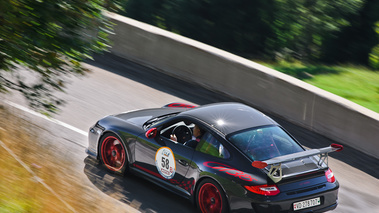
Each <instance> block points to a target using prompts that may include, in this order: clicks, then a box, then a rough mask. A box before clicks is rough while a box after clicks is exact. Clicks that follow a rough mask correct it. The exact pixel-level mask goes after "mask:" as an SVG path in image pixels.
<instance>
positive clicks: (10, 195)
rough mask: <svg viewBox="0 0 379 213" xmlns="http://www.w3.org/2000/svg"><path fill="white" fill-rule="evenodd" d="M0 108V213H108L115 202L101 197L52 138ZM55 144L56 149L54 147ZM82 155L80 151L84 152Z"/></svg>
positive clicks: (74, 160)
mask: <svg viewBox="0 0 379 213" xmlns="http://www.w3.org/2000/svg"><path fill="white" fill-rule="evenodd" d="M12 113H14V112H13V111H11V110H8V109H6V108H4V107H2V106H1V105H0V140H1V143H0V156H1V157H0V212H1V213H8V212H9V213H13V212H17V213H34V212H36V213H37V212H38V213H54V212H59V213H61V212H63V213H65V212H111V211H112V209H114V208H115V206H114V205H112V204H113V203H112V202H113V201H112V200H113V199H112V198H110V197H109V196H107V195H105V194H104V193H101V192H100V193H99V192H98V189H96V188H95V187H94V186H93V185H92V184H91V183H90V182H89V180H88V179H87V177H86V176H85V175H84V174H83V169H80V168H79V170H78V165H79V167H81V165H80V164H81V163H83V159H76V158H74V159H73V155H71V153H70V152H69V150H66V149H64V147H57V146H60V143H53V142H52V141H57V140H59V139H58V138H56V137H54V136H51V135H50V136H49V137H46V135H44V134H49V133H44V132H43V131H45V130H43V129H41V127H39V126H36V125H35V124H32V123H30V122H29V121H28V120H24V119H23V118H22V115H19V114H17V116H16V115H15V114H12ZM56 144H58V145H56ZM83 151H84V150H83Z"/></svg>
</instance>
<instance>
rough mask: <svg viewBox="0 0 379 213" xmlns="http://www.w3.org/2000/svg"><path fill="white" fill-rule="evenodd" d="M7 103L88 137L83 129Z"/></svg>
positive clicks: (8, 102) (11, 103)
mask: <svg viewBox="0 0 379 213" xmlns="http://www.w3.org/2000/svg"><path fill="white" fill-rule="evenodd" d="M5 103H7V104H8V105H11V106H13V107H15V108H17V109H19V110H22V111H24V112H27V113H29V114H32V115H34V116H37V117H39V118H43V119H45V120H48V121H51V122H53V123H56V124H58V125H60V126H63V127H66V128H68V129H71V130H72V131H74V132H77V133H79V134H82V135H84V136H88V132H85V131H83V130H81V129H78V128H76V127H74V126H71V125H70V124H66V123H64V122H62V121H59V120H57V119H54V118H49V117H47V116H45V115H42V114H40V113H38V112H35V111H33V110H30V109H28V108H26V107H24V106H21V105H19V104H16V103H13V102H10V101H5Z"/></svg>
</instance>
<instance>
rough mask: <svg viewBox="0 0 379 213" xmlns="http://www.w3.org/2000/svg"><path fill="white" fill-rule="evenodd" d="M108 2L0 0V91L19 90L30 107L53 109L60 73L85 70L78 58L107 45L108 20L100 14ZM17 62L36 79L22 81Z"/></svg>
mask: <svg viewBox="0 0 379 213" xmlns="http://www.w3.org/2000/svg"><path fill="white" fill-rule="evenodd" d="M115 6H116V5H115V4H114V3H113V2H112V1H109V0H88V1H81V0H3V1H0V26H1V27H0V90H1V91H2V92H5V91H9V90H17V91H19V92H21V93H22V94H23V95H24V96H25V97H26V98H27V99H28V100H29V103H30V105H31V106H32V107H34V108H38V109H42V110H45V111H48V112H54V111H55V110H56V106H57V105H59V104H61V103H62V100H59V99H58V98H57V97H55V96H54V95H53V94H52V92H53V91H55V90H59V91H63V89H64V85H65V80H64V77H66V76H67V75H70V74H79V75H81V74H84V72H85V69H84V68H83V67H82V66H81V64H80V61H82V60H84V59H87V58H91V56H90V55H91V54H92V53H94V52H99V51H102V50H105V49H106V48H107V47H108V40H107V33H108V32H109V31H110V30H111V24H110V23H109V22H108V21H107V20H106V19H105V17H104V16H103V15H102V12H101V10H102V9H104V7H107V8H110V9H112V8H116V7H115ZM20 65H21V66H25V67H27V69H28V70H29V71H31V72H32V73H33V76H37V80H33V81H32V80H30V82H28V83H26V80H25V79H23V76H22V75H23V74H22V73H21V72H19V68H20Z"/></svg>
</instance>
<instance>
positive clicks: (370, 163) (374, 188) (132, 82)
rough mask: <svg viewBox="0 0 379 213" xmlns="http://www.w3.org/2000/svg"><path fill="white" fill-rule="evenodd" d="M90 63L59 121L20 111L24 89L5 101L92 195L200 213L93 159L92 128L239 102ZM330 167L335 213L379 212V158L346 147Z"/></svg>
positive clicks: (146, 72)
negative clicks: (41, 132) (169, 110)
mask: <svg viewBox="0 0 379 213" xmlns="http://www.w3.org/2000/svg"><path fill="white" fill-rule="evenodd" d="M86 66H88V68H90V70H91V71H92V72H90V73H88V74H87V75H86V76H83V77H80V78H71V79H70V81H71V83H70V85H69V86H68V87H67V90H66V93H57V96H59V97H61V98H63V99H64V100H66V102H67V104H66V105H64V106H62V108H61V109H62V111H61V113H60V114H58V115H55V116H54V118H55V119H56V120H55V122H52V121H51V120H46V119H43V118H41V117H38V116H36V115H34V114H31V112H29V111H27V110H26V109H21V108H22V107H20V106H27V105H26V103H25V101H24V100H23V99H22V97H20V96H19V95H18V94H13V95H1V96H0V97H1V99H0V100H2V102H3V103H7V104H6V105H9V106H10V107H12V108H15V109H14V110H15V111H20V114H21V115H22V116H25V119H29V120H30V122H33V123H35V125H37V126H41V127H43V128H44V129H45V130H46V131H48V132H50V133H52V134H53V135H54V137H57V140H52V141H51V143H59V146H61V147H62V149H64V150H67V151H66V152H65V153H64V155H66V156H70V159H71V161H72V162H73V165H74V166H73V167H74V168H75V171H76V172H75V174H76V175H79V176H81V177H82V178H83V179H84V180H85V181H87V183H86V184H88V185H90V186H91V187H93V188H95V189H97V190H94V192H93V193H95V192H96V193H98V196H106V197H108V198H109V199H110V200H112V204H111V205H115V206H116V205H117V206H118V207H117V209H118V211H120V209H121V211H124V212H130V211H133V209H134V210H136V211H137V212H138V211H140V212H169V211H170V212H182V213H185V212H194V211H195V209H194V208H193V207H192V206H191V204H190V203H189V202H188V201H186V200H185V199H182V198H180V197H178V196H176V195H175V194H171V193H170V192H168V191H165V190H164V189H162V188H160V187H158V186H156V185H154V184H151V183H149V182H147V181H145V180H141V179H139V178H138V177H135V176H133V175H127V176H126V177H120V176H115V175H112V174H108V173H106V172H105V170H104V169H103V168H102V167H101V166H99V165H98V164H97V163H96V162H95V161H93V160H91V159H90V158H87V157H86V155H85V153H84V150H85V147H86V146H87V139H86V136H85V132H87V130H88V128H89V127H90V126H91V125H92V124H94V123H95V122H96V121H97V120H98V119H100V118H102V117H104V116H106V115H109V114H114V113H120V112H124V111H129V110H135V109H142V108H152V107H161V106H163V105H165V104H167V103H170V102H186V103H192V104H197V105H202V104H207V103H213V102H220V101H235V100H234V99H233V98H232V97H225V96H223V95H220V94H217V93H214V92H212V91H209V90H206V89H203V88H201V87H199V86H197V85H193V84H189V83H187V82H184V81H181V80H180V79H175V78H173V77H170V76H167V75H164V74H161V73H159V72H156V71H153V70H151V69H149V68H146V67H143V66H140V65H138V64H134V63H132V62H130V61H127V60H125V59H121V58H118V57H115V56H111V55H105V56H98V57H96V61H91V62H89V63H88V64H87V65H86ZM27 75H29V74H28V73H27V72H26V73H25V76H27ZM0 102H1V101H0ZM12 103H14V104H12ZM11 105H13V106H11ZM25 110H26V111H25ZM260 110H262V111H264V109H260ZM273 117H274V116H273ZM274 119H275V120H277V121H278V122H279V123H280V124H281V125H283V126H284V127H285V128H286V129H287V130H288V131H289V132H290V133H292V134H293V135H294V136H295V137H296V138H297V139H298V140H299V141H300V142H301V143H302V144H304V145H305V146H307V147H310V148H317V147H322V146H328V145H330V144H331V143H333V142H334V141H331V140H329V139H327V138H325V137H323V136H321V135H318V134H315V133H312V132H310V131H308V130H306V129H304V128H301V127H298V126H296V125H293V124H291V123H289V122H286V121H284V120H282V119H280V118H279V117H274ZM57 154H62V153H61V152H60V153H57ZM329 165H330V167H331V168H332V170H333V172H334V174H335V176H336V178H337V180H338V181H339V182H340V184H341V188H340V193H339V206H338V207H337V209H336V210H334V211H333V212H336V213H337V212H340V213H346V212H369V213H375V212H379V202H378V201H379V194H378V192H379V181H378V179H379V161H378V160H377V159H375V158H372V157H369V156H367V155H365V154H364V153H362V152H359V151H357V150H355V149H352V148H350V147H348V146H345V149H344V150H343V151H342V152H340V153H332V154H331V156H330V158H329ZM96 196H97V195H96ZM77 211H78V212H87V211H88V210H77Z"/></svg>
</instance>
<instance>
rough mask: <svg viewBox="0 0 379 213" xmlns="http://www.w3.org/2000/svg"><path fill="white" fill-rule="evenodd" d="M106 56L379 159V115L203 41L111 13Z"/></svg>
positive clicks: (109, 14)
mask: <svg viewBox="0 0 379 213" xmlns="http://www.w3.org/2000/svg"><path fill="white" fill-rule="evenodd" d="M108 16H109V17H110V18H111V19H112V21H113V22H114V23H115V24H116V26H115V35H112V36H110V39H111V40H112V41H113V43H114V45H113V47H112V49H111V52H112V53H113V54H115V55H117V56H120V57H124V58H127V59H129V60H133V61H136V62H138V63H140V64H143V65H146V66H150V67H152V68H154V69H156V70H157V71H160V72H165V73H166V74H169V75H173V76H176V77H179V78H181V79H184V80H187V81H191V82H195V83H197V84H199V85H201V86H203V87H206V88H208V89H211V90H213V91H218V92H221V93H224V94H227V95H229V96H232V97H235V98H236V99H239V100H243V102H245V103H248V104H251V105H252V106H255V107H257V108H258V109H261V110H264V111H266V112H269V113H272V114H275V115H277V116H280V117H282V118H284V119H286V120H289V121H291V122H293V123H295V124H298V125H300V126H303V127H306V128H308V129H311V130H312V131H315V132H318V133H320V134H322V135H324V136H325V137H328V138H331V139H334V140H336V141H339V142H341V143H343V144H346V145H349V146H351V147H354V148H356V149H358V150H361V151H363V152H365V153H367V154H369V155H371V156H373V157H376V158H378V159H379V114H378V113H375V112H373V111H370V110H368V109H366V108H364V107H362V106H359V105H357V104H355V103H353V102H350V101H348V100H346V99H343V98H341V97H339V96H336V95H333V94H331V93H329V92H326V91H324V90H321V89H319V88H317V87H314V86H312V85H309V84H307V83H304V82H303V81H300V80H298V79H296V78H293V77H290V76H287V75H285V74H283V73H280V72H278V71H275V70H273V69H270V68H267V67H264V66H262V65H259V64H257V63H254V62H252V61H250V60H246V59H244V58H241V57H238V56H236V55H233V54H230V53H228V52H225V51H222V50H220V49H217V48H214V47H211V46H209V45H205V44H203V43H200V42H197V41H194V40H191V39H188V38H185V37H182V36H180V35H177V34H174V33H170V32H167V31H164V30H161V29H159V28H156V27H154V26H151V25H147V24H144V23H141V22H138V21H135V20H132V19H129V18H126V17H123V16H119V15H117V14H113V13H108Z"/></svg>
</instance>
